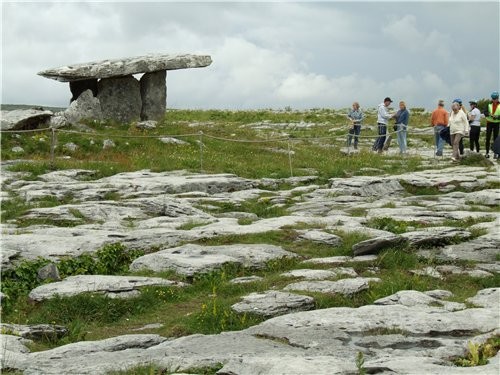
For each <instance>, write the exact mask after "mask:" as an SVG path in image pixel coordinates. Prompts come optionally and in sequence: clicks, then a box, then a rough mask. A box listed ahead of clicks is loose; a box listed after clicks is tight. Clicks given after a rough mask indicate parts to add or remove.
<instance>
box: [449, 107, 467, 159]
mask: <svg viewBox="0 0 500 375" xmlns="http://www.w3.org/2000/svg"><path fill="white" fill-rule="evenodd" d="M448 124H449V125H448V126H449V127H450V136H451V146H452V147H453V154H452V157H451V160H452V161H453V162H458V159H459V158H460V152H459V144H460V140H461V139H462V138H463V137H464V136H465V135H467V134H468V133H469V119H468V118H467V115H466V114H465V113H464V111H461V110H460V104H459V103H458V102H453V104H452V105H451V113H450V120H449V122H448Z"/></svg>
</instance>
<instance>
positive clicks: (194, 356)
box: [11, 290, 500, 375]
mask: <svg viewBox="0 0 500 375" xmlns="http://www.w3.org/2000/svg"><path fill="white" fill-rule="evenodd" d="M480 295H481V296H482V297H481V298H485V299H488V300H490V301H493V299H494V298H498V296H497V295H495V294H494V293H491V292H490V291H489V290H485V291H481V292H480V293H478V296H480ZM487 296H489V297H487ZM485 305H486V306H491V305H490V303H485ZM499 314H500V312H499V311H498V308H497V306H491V307H479V308H468V309H464V310H461V311H447V310H445V309H437V308H434V309H432V308H429V307H426V306H417V305H414V306H412V307H408V306H403V305H400V304H397V305H389V306H384V305H367V306H362V307H359V308H346V307H340V308H329V309H322V310H315V311H303V312H296V313H292V314H286V315H282V316H277V317H275V318H272V319H269V320H266V321H265V322H263V323H261V324H259V325H256V326H253V327H251V328H248V329H246V330H243V331H237V332H224V333H221V334H217V335H192V336H187V337H181V338H177V339H170V340H167V339H165V338H163V337H160V336H158V335H125V336H118V337H114V338H111V339H106V340H100V341H88V342H79V343H73V344H68V345H65V346H62V347H58V348H54V349H50V350H46V351H42V352H36V353H27V352H25V353H22V354H19V356H18V357H17V360H16V361H12V362H11V364H13V365H14V366H12V368H16V369H20V370H24V373H25V374H38V373H44V374H56V373H79V374H104V373H106V372H109V371H116V370H124V369H126V368H132V367H136V366H138V365H141V364H154V365H157V366H160V367H162V366H163V367H168V368H176V369H177V371H179V372H182V371H185V370H187V369H189V368H195V367H198V368H199V367H203V366H211V365H216V364H217V363H222V364H223V368H222V369H221V370H220V371H219V372H220V373H221V374H229V373H238V374H255V373H259V374H262V375H271V374H276V373H283V371H285V373H287V374H305V373H311V371H314V373H317V374H331V373H339V374H345V373H351V372H352V373H356V371H357V369H356V366H355V363H356V362H355V358H356V355H357V353H358V352H359V351H361V352H362V353H363V354H364V359H365V364H364V368H365V369H366V371H368V372H377V371H378V372H380V371H383V372H382V373H388V374H389V373H390V374H415V375H416V374H421V373H422V371H424V373H430V374H445V375H452V374H497V373H498V371H499V370H500V362H499V360H498V357H495V358H492V359H491V360H490V362H489V363H488V364H487V365H485V366H478V367H469V368H460V367H455V366H454V365H453V364H452V362H451V360H450V358H453V357H454V356H463V355H464V352H465V350H466V348H467V343H468V342H469V341H471V340H472V341H473V340H484V339H485V338H486V337H491V336H493V335H495V334H497V333H498V321H499V318H500V315H499ZM381 332H385V334H382V335H380V333H381ZM55 358H56V359H57V360H54V359H55ZM332 369H333V370H332ZM257 370H258V372H256V371H257ZM335 371H336V372H335Z"/></svg>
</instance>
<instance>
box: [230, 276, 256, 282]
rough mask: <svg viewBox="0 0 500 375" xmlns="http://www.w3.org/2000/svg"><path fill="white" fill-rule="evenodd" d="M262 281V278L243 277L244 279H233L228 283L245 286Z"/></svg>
mask: <svg viewBox="0 0 500 375" xmlns="http://www.w3.org/2000/svg"><path fill="white" fill-rule="evenodd" d="M262 280H264V278H263V277H260V276H244V277H237V278H235V279H232V280H231V281H230V283H231V284H247V283H254V282H256V281H262Z"/></svg>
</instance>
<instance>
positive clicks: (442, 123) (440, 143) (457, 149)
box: [431, 91, 500, 162]
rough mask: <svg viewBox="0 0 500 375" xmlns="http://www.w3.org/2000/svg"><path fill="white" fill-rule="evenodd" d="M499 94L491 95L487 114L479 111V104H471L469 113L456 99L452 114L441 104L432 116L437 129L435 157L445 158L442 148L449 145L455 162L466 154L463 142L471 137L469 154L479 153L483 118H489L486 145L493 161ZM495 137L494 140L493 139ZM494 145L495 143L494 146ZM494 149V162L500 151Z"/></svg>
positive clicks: (487, 119)
mask: <svg viewBox="0 0 500 375" xmlns="http://www.w3.org/2000/svg"><path fill="white" fill-rule="evenodd" d="M498 96H499V95H498V92H497V91H494V92H492V93H491V103H489V104H488V107H487V109H486V111H485V112H484V113H481V111H480V110H479V108H478V107H477V101H475V100H471V101H469V104H470V111H469V112H467V110H466V109H465V107H464V106H463V103H462V100H461V99H454V100H453V102H452V104H451V112H450V113H448V111H446V110H445V109H444V102H443V101H442V100H440V101H439V102H438V107H437V108H436V109H435V110H434V111H433V112H432V116H431V126H432V127H434V137H435V143H436V155H437V156H442V155H443V147H444V144H445V142H448V143H449V144H450V145H451V146H452V149H453V152H452V157H451V159H452V161H454V162H456V161H458V160H459V158H460V156H461V155H463V154H464V145H463V139H464V137H466V136H469V149H470V151H475V152H477V153H479V152H480V145H479V136H480V134H481V118H482V117H483V116H484V117H486V142H485V148H486V153H485V155H484V156H485V157H486V158H489V157H490V149H491V148H490V146H492V145H493V142H498V141H497V139H498V130H499V127H500V105H499V104H498V103H499V101H498ZM492 136H493V137H492ZM492 141H493V142H492ZM492 149H493V158H494V159H498V157H499V153H500V151H499V150H498V149H496V150H495V147H492Z"/></svg>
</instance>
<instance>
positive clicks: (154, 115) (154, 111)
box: [140, 70, 167, 121]
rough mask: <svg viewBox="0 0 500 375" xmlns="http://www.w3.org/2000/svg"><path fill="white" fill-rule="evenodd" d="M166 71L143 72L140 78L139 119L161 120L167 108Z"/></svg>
mask: <svg viewBox="0 0 500 375" xmlns="http://www.w3.org/2000/svg"><path fill="white" fill-rule="evenodd" d="M166 79H167V71H166V70H160V71H158V72H153V73H145V74H144V75H143V76H142V77H141V80H140V85H141V98H142V110H141V120H157V121H159V120H161V119H162V118H163V116H164V115H165V111H166V110H167V83H166Z"/></svg>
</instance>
